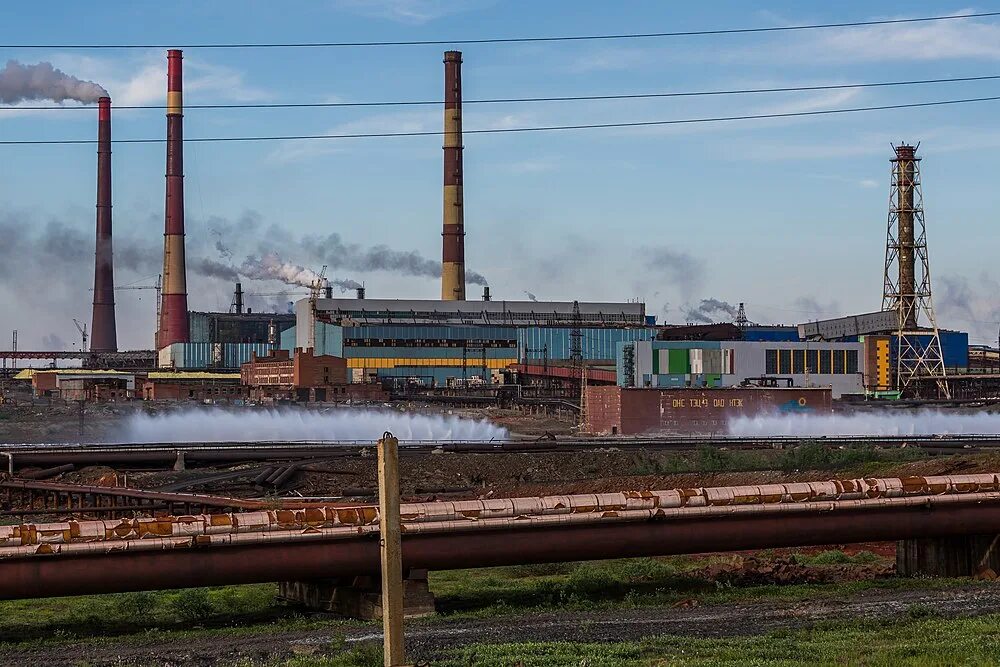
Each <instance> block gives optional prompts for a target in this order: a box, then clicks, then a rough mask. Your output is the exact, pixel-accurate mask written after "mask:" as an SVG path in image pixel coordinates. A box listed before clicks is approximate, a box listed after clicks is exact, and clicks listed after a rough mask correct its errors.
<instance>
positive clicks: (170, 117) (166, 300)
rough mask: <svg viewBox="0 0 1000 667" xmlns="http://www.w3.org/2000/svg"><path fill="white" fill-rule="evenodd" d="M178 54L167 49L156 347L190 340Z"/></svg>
mask: <svg viewBox="0 0 1000 667" xmlns="http://www.w3.org/2000/svg"><path fill="white" fill-rule="evenodd" d="M182 58H183V56H182V54H181V52H180V51H178V50H170V51H167V192H166V211H165V215H164V225H163V294H162V296H161V299H160V301H161V303H160V330H159V334H158V335H157V347H158V348H164V347H166V346H168V345H171V344H172V343H187V342H189V341H190V335H191V334H190V331H189V329H188V306H187V269H186V266H185V261H184V128H183V119H184V116H183V109H184V104H183V100H182V97H181V90H182V80H183V76H182V70H181V63H182Z"/></svg>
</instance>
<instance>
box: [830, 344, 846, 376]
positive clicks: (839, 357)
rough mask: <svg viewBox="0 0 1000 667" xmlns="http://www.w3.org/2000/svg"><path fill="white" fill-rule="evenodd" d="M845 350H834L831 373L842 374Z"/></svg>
mask: <svg viewBox="0 0 1000 667" xmlns="http://www.w3.org/2000/svg"><path fill="white" fill-rule="evenodd" d="M846 352H847V350H834V351H833V372H834V374H835V375H843V374H844V357H845V356H847V355H846Z"/></svg>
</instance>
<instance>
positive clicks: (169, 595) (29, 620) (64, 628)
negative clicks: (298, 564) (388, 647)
mask: <svg viewBox="0 0 1000 667" xmlns="http://www.w3.org/2000/svg"><path fill="white" fill-rule="evenodd" d="M277 592H278V587H277V585H275V584H259V585H253V586H221V587H217V588H189V589H181V590H177V591H156V592H139V593H117V594H113V595H88V596H81V597H65V598H42V599H37V600H10V601H5V602H0V641H4V642H11V641H18V642H23V641H29V640H32V639H41V638H48V637H53V636H54V637H59V638H73V637H89V636H93V635H116V634H124V633H133V632H140V631H144V630H151V629H154V628H155V629H158V630H170V629H172V628H190V627H192V625H195V626H199V625H200V626H203V627H213V626H214V627H219V626H223V625H234V624H235V625H240V624H244V625H245V624H251V623H263V622H273V621H281V622H282V623H292V624H294V623H297V622H299V621H302V620H303V618H302V617H301V616H300V615H297V614H296V613H295V610H294V609H293V608H289V607H288V606H286V605H285V604H284V603H283V602H281V601H280V600H279V599H278V597H277Z"/></svg>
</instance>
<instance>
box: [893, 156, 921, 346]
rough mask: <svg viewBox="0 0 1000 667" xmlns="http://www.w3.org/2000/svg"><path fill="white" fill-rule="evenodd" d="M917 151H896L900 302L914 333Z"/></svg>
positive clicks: (915, 324)
mask: <svg viewBox="0 0 1000 667" xmlns="http://www.w3.org/2000/svg"><path fill="white" fill-rule="evenodd" d="M916 152H917V149H916V148H915V147H913V146H907V145H905V144H904V145H901V146H897V147H896V159H895V162H896V193H897V194H896V196H897V201H896V204H897V208H898V212H899V218H898V221H897V223H898V232H897V233H898V241H899V300H900V306H901V307H902V311H903V329H904V330H908V331H912V330H913V329H916V327H917V313H916V310H915V309H914V303H915V300H916V293H917V283H916V271H915V264H914V261H915V252H914V245H915V237H914V231H913V221H914V215H913V193H914V190H915V189H916V186H917V184H916V182H915V180H916V179H915V174H916V166H917V159H918V158H917V157H916Z"/></svg>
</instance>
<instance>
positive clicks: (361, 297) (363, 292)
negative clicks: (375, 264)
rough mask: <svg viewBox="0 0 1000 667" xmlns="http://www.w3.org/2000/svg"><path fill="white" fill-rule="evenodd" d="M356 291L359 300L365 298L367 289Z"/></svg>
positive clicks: (361, 288) (360, 288) (362, 288)
mask: <svg viewBox="0 0 1000 667" xmlns="http://www.w3.org/2000/svg"><path fill="white" fill-rule="evenodd" d="M356 289H357V291H358V298H359V299H364V298H365V288H364V287H358V288H356Z"/></svg>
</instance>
